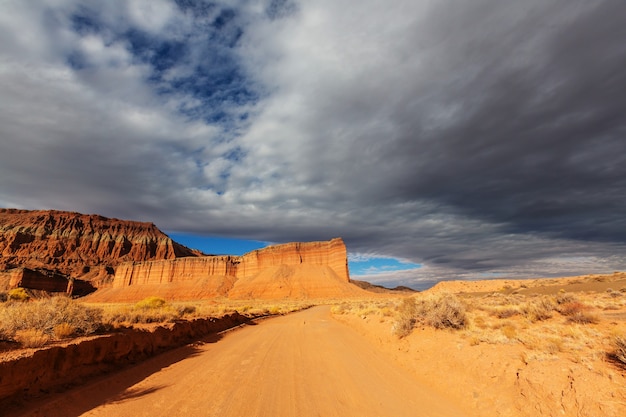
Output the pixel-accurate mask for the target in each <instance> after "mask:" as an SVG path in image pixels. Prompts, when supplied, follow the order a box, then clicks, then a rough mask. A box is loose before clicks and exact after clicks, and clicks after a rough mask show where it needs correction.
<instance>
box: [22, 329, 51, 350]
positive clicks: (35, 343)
mask: <svg viewBox="0 0 626 417" xmlns="http://www.w3.org/2000/svg"><path fill="white" fill-rule="evenodd" d="M13 339H14V340H15V341H16V342H18V343H19V344H20V345H22V347H25V348H38V347H42V346H44V345H45V344H46V343H48V342H49V341H50V335H48V334H46V333H44V332H42V331H41V330H36V329H26V330H18V331H16V332H15V334H14V335H13Z"/></svg>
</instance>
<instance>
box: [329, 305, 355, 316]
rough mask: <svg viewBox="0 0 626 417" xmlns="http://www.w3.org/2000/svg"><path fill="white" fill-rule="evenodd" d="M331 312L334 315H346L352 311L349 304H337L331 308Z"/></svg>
mask: <svg viewBox="0 0 626 417" xmlns="http://www.w3.org/2000/svg"><path fill="white" fill-rule="evenodd" d="M330 311H331V312H332V313H333V314H345V313H347V312H348V311H350V304H348V303H341V304H336V305H334V306H332V307H331V309H330Z"/></svg>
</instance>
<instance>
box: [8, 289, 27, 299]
mask: <svg viewBox="0 0 626 417" xmlns="http://www.w3.org/2000/svg"><path fill="white" fill-rule="evenodd" d="M7 298H8V299H9V301H26V300H28V299H29V298H30V295H29V294H28V293H27V292H26V290H25V289H24V288H21V287H19V288H13V289H12V290H9V292H8V293H7Z"/></svg>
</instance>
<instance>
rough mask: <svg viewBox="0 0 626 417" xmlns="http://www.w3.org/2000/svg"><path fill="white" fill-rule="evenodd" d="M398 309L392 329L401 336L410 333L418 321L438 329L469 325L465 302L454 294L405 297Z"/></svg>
mask: <svg viewBox="0 0 626 417" xmlns="http://www.w3.org/2000/svg"><path fill="white" fill-rule="evenodd" d="M397 311H398V314H397V318H396V321H395V322H394V325H393V328H392V331H393V333H394V334H395V335H397V336H399V337H404V336H406V335H408V334H409V333H410V332H411V330H412V329H413V328H414V327H415V325H416V324H417V323H423V324H425V325H427V326H431V327H434V328H436V329H445V328H448V329H462V328H464V327H465V326H466V325H467V316H466V307H465V304H464V303H463V302H462V301H461V300H460V299H459V298H458V297H456V296H455V295H453V294H437V295H432V296H430V297H426V298H421V299H418V298H414V297H409V298H405V299H404V300H402V303H401V304H400V305H399V306H398V310H397Z"/></svg>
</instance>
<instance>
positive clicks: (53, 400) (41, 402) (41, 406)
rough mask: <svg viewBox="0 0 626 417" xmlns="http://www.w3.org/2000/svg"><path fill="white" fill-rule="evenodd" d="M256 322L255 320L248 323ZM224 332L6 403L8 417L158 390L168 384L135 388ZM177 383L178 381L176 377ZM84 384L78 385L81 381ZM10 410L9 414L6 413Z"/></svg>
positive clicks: (80, 410) (75, 412)
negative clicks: (41, 393) (46, 392)
mask: <svg viewBox="0 0 626 417" xmlns="http://www.w3.org/2000/svg"><path fill="white" fill-rule="evenodd" d="M246 324H247V325H254V323H246ZM221 338H222V336H221V335H220V334H219V333H216V334H210V335H207V336H205V337H202V338H200V339H198V340H197V341H195V342H193V343H192V344H189V345H186V346H182V347H179V348H175V349H172V350H168V351H165V352H163V353H161V354H158V355H157V356H153V357H152V358H149V359H147V360H145V361H143V362H140V363H136V364H132V365H126V366H124V365H121V366H120V368H118V369H113V370H111V371H110V372H107V373H106V374H105V375H100V376H96V377H94V378H90V379H89V381H88V382H87V383H81V382H80V381H77V382H76V384H73V385H69V386H68V385H66V386H62V387H58V388H57V389H55V390H53V391H51V392H50V393H48V394H45V395H44V396H43V397H41V398H39V399H33V398H28V399H22V400H16V401H13V402H12V403H10V404H3V405H2V407H0V408H4V407H5V406H6V408H5V409H4V410H3V413H2V415H3V416H4V417H25V416H35V415H36V416H48V415H53V414H50V413H54V411H55V410H58V409H63V410H64V412H63V416H64V417H78V416H80V415H82V414H84V413H86V412H88V411H89V410H92V409H94V408H96V407H98V406H100V405H103V404H113V403H120V402H125V401H129V400H132V399H134V398H139V397H142V396H145V395H148V394H152V393H154V392H157V391H159V390H161V389H163V388H165V387H166V386H162V385H159V386H148V387H145V388H141V389H138V388H132V387H133V386H134V385H136V384H138V383H140V382H141V381H144V380H145V379H146V378H148V377H149V376H150V375H152V374H154V373H156V372H159V371H161V370H162V369H164V368H167V367H168V366H171V365H173V364H175V363H177V362H180V361H183V360H185V359H188V358H192V357H194V356H197V355H198V354H199V353H200V350H201V346H202V345H204V344H207V343H216V342H218V341H219V340H220V339H221ZM172 383H174V381H172ZM79 384H80V386H77V385H79ZM5 413H6V414H5Z"/></svg>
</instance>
